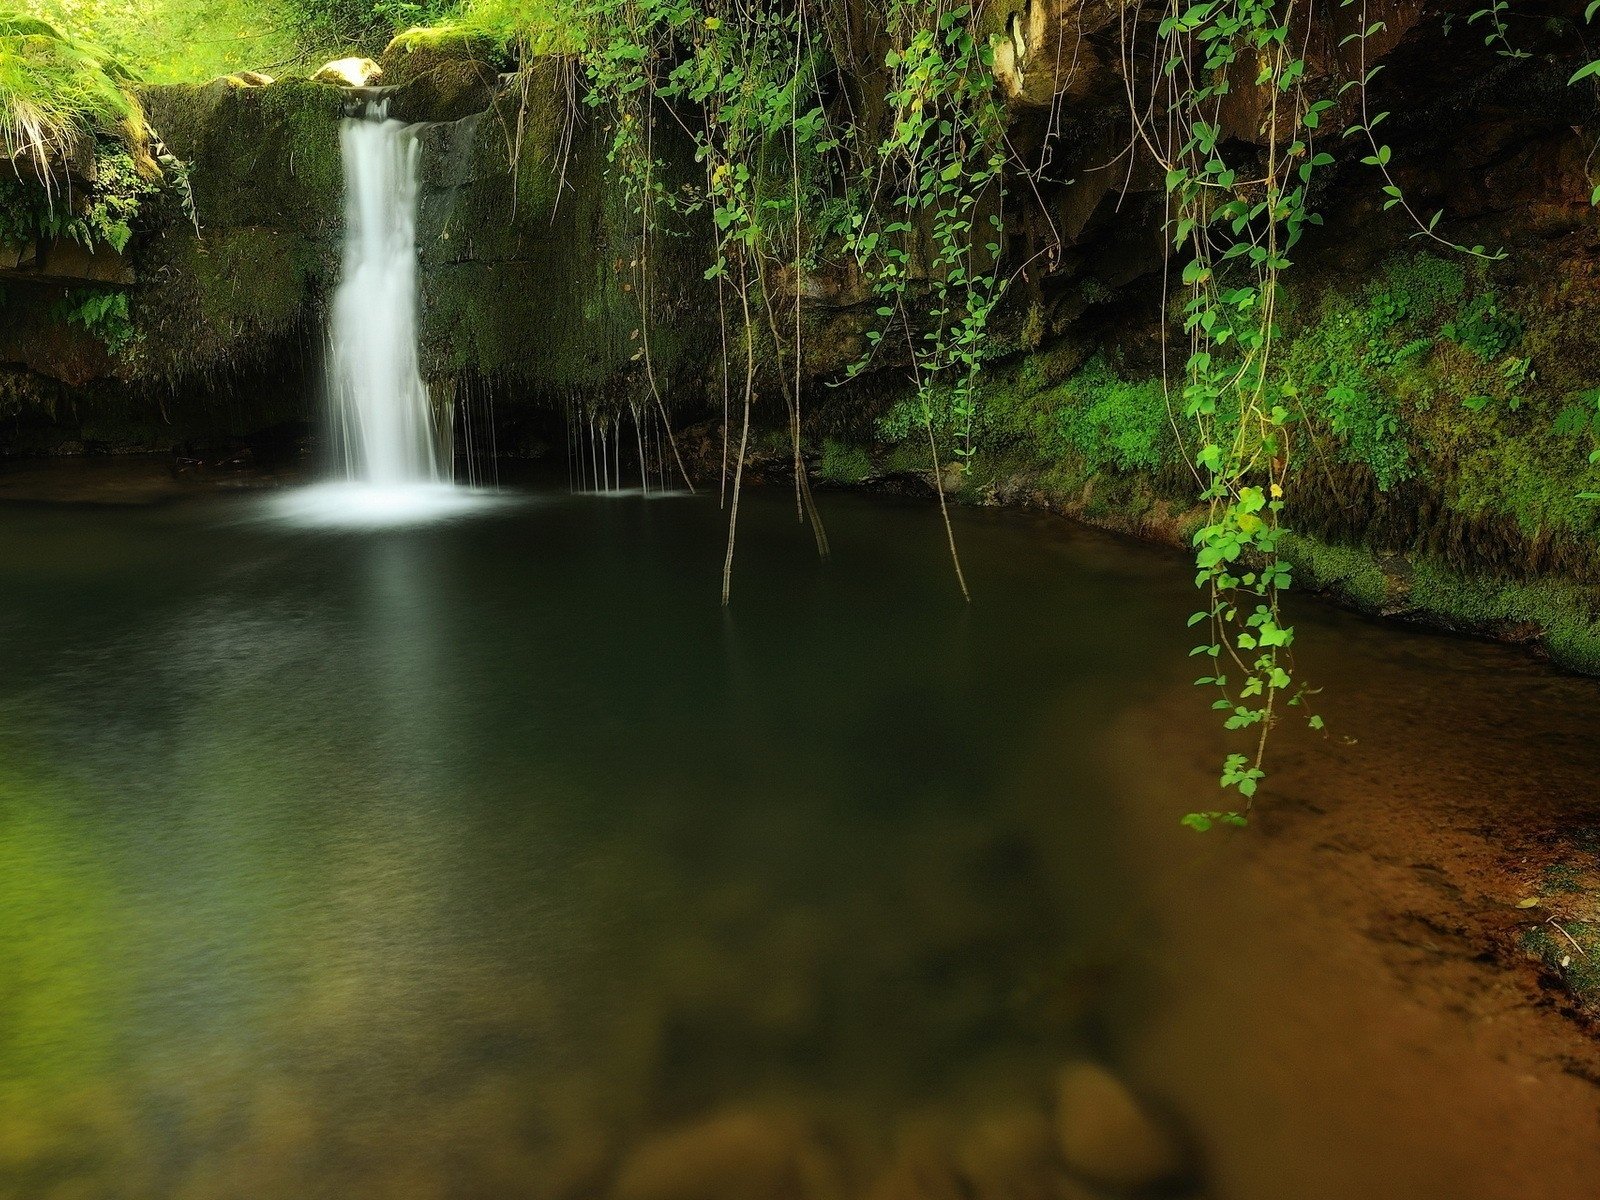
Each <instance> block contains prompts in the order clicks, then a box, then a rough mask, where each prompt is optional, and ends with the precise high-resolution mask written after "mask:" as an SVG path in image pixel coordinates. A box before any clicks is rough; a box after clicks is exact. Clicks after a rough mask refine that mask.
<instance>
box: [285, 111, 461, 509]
mask: <svg viewBox="0 0 1600 1200" xmlns="http://www.w3.org/2000/svg"><path fill="white" fill-rule="evenodd" d="M339 145H340V149H341V151H342V153H343V156H344V186H345V234H344V274H343V277H342V278H341V280H340V282H339V288H338V291H337V292H336V293H335V295H334V300H333V314H332V320H331V330H330V336H329V357H328V380H327V382H328V399H329V404H330V423H331V426H332V435H333V444H334V454H335V463H336V465H337V467H338V472H339V474H340V477H341V479H342V481H343V482H341V483H336V484H324V485H321V486H317V487H311V488H305V489H302V490H301V491H300V492H298V493H296V494H293V495H292V496H289V497H286V498H285V504H284V507H285V508H286V509H287V511H288V515H290V516H291V517H293V518H295V519H297V520H302V521H306V522H309V523H316V524H353V525H366V524H392V523H397V522H404V521H411V520H419V519H426V518H428V517H431V516H436V515H442V514H445V513H449V512H454V511H458V510H460V509H462V508H464V507H470V506H471V505H472V504H473V503H474V501H475V500H478V499H481V497H479V496H477V495H476V494H475V493H473V492H471V491H469V490H468V489H465V488H457V487H454V486H453V485H452V484H451V483H450V476H451V468H452V464H451V454H450V450H449V442H448V439H447V438H445V439H441V438H440V436H439V430H438V428H437V427H436V425H435V421H434V412H433V405H432V404H431V403H430V401H429V397H428V387H427V385H426V384H425V383H423V381H422V375H421V372H420V371H419V370H418V365H417V241H416V223H417V162H418V157H419V146H418V142H417V137H416V131H415V128H414V127H413V126H410V125H406V124H404V123H402V122H400V121H391V120H389V119H388V114H387V102H385V101H369V102H368V104H367V106H366V112H365V115H364V116H362V117H347V118H345V119H344V120H343V121H342V122H341V123H340V128H339ZM441 442H443V449H442V451H441Z"/></svg>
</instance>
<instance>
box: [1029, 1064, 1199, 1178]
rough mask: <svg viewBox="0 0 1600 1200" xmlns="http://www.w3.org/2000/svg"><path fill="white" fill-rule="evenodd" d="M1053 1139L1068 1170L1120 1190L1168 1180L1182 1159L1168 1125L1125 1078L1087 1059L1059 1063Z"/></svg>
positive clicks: (1178, 1172)
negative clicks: (1128, 1084) (1130, 1088)
mask: <svg viewBox="0 0 1600 1200" xmlns="http://www.w3.org/2000/svg"><path fill="white" fill-rule="evenodd" d="M1056 1139H1057V1145H1058V1147H1059V1148H1060V1151H1061V1156H1062V1158H1063V1159H1064V1160H1065V1161H1066V1164H1067V1167H1068V1169H1069V1170H1071V1171H1072V1172H1073V1174H1075V1175H1079V1176H1082V1177H1083V1178H1084V1179H1086V1180H1089V1181H1090V1182H1092V1183H1095V1184H1099V1185H1101V1186H1104V1187H1110V1188H1116V1189H1119V1190H1128V1191H1131V1190H1134V1189H1136V1188H1143V1187H1149V1186H1151V1185H1154V1184H1157V1183H1163V1182H1167V1181H1169V1180H1173V1179H1175V1178H1178V1177H1179V1176H1181V1175H1183V1174H1184V1173H1185V1169H1186V1165H1187V1164H1186V1161H1185V1159H1186V1156H1185V1154H1184V1152H1183V1147H1182V1146H1181V1145H1180V1144H1179V1142H1178V1139H1177V1138H1176V1137H1175V1136H1174V1135H1173V1133H1172V1131H1171V1130H1169V1129H1167V1128H1166V1127H1165V1126H1164V1125H1162V1123H1161V1122H1160V1121H1159V1120H1158V1119H1157V1118H1156V1117H1155V1116H1154V1115H1152V1114H1151V1113H1150V1112H1149V1110H1147V1109H1146V1108H1145V1106H1144V1105H1142V1104H1141V1103H1140V1102H1139V1100H1138V1099H1137V1098H1136V1097H1135V1096H1134V1094H1133V1093H1132V1092H1131V1091H1129V1090H1128V1087H1127V1085H1126V1084H1124V1083H1123V1082H1122V1081H1121V1080H1120V1079H1118V1078H1117V1077H1116V1076H1115V1075H1113V1074H1111V1072H1110V1071H1107V1070H1106V1069H1105V1068H1104V1067H1102V1066H1099V1065H1098V1064H1096V1063H1091V1062H1075V1063H1069V1064H1068V1065H1067V1066H1066V1067H1064V1068H1062V1071H1061V1074H1060V1075H1059V1077H1058V1079H1057V1085H1056Z"/></svg>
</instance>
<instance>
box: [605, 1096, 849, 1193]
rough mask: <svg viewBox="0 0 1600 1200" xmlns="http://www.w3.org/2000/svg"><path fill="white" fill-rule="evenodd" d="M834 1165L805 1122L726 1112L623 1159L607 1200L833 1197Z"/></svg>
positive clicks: (781, 1115)
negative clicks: (610, 1197) (610, 1198)
mask: <svg viewBox="0 0 1600 1200" xmlns="http://www.w3.org/2000/svg"><path fill="white" fill-rule="evenodd" d="M844 1191H845V1189H844V1186H843V1181H842V1179H841V1172H840V1169H839V1166H838V1163H837V1162H836V1161H835V1160H834V1159H833V1157H832V1155H831V1154H829V1152H828V1151H827V1150H826V1149H825V1148H824V1147H823V1146H822V1145H821V1144H820V1142H819V1141H818V1139H817V1137H816V1134H815V1131H814V1130H813V1129H812V1128H811V1126H810V1124H809V1122H807V1121H805V1120H804V1119H802V1118H800V1117H798V1116H796V1115H794V1114H791V1113H785V1112H769V1111H762V1110H754V1109H745V1110H733V1111H729V1112H724V1113H721V1114H718V1115H716V1116H712V1117H708V1118H706V1119H705V1120H703V1121H700V1122H698V1123H696V1124H693V1125H690V1126H687V1127H685V1128H682V1129H679V1130H676V1131H674V1132H671V1133H666V1134H662V1135H661V1136H659V1137H657V1138H654V1139H652V1140H650V1141H647V1142H645V1143H644V1144H643V1145H641V1146H640V1147H639V1148H638V1149H637V1150H635V1151H634V1152H633V1153H632V1154H631V1155H629V1157H628V1158H627V1160H626V1161H625V1162H624V1163H623V1165H622V1168H621V1170H620V1171H618V1173H617V1178H616V1181H615V1183H614V1185H613V1187H612V1190H611V1196H612V1200H836V1198H837V1197H841V1196H842V1195H843V1194H844Z"/></svg>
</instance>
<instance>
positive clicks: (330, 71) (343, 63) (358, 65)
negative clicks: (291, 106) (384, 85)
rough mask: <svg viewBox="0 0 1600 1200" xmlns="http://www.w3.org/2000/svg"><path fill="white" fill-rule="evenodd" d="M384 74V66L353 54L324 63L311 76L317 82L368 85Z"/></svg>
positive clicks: (344, 85)
mask: <svg viewBox="0 0 1600 1200" xmlns="http://www.w3.org/2000/svg"><path fill="white" fill-rule="evenodd" d="M382 74H383V68H382V67H380V66H379V65H378V64H377V63H375V62H373V61H372V60H371V59H370V58H360V57H358V56H354V55H352V56H351V57H350V58H336V59H334V60H333V61H332V62H329V63H324V64H323V65H322V68H321V69H320V70H319V71H318V72H317V73H316V74H315V75H313V76H312V77H311V78H312V80H313V81H314V82H316V83H337V84H338V85H339V86H340V87H366V86H367V85H368V84H371V83H373V82H375V81H376V80H377V79H378V78H379V77H380V76H381V75H382Z"/></svg>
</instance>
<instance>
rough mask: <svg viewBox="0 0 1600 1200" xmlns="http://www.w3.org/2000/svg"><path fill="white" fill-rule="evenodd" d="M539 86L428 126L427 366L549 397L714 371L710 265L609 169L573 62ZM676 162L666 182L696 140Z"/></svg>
mask: <svg viewBox="0 0 1600 1200" xmlns="http://www.w3.org/2000/svg"><path fill="white" fill-rule="evenodd" d="M525 95H526V97H527V107H526V109H525V110H524V111H523V112H522V113H520V114H519V112H518V111H517V105H516V104H515V103H514V102H513V100H512V97H510V96H509V95H502V96H501V97H500V98H499V99H498V100H497V102H496V104H495V106H494V107H493V108H491V109H490V110H489V111H487V112H484V113H481V114H477V115H474V116H470V117H467V118H465V119H463V120H460V121H455V122H451V123H447V124H446V123H441V124H434V125H429V126H425V127H423V129H422V131H421V137H422V148H423V155H422V172H423V191H422V200H421V211H420V213H419V242H420V244H421V272H420V279H421V290H422V309H421V337H422V360H423V364H424V370H425V371H426V372H427V373H428V374H430V375H432V376H444V375H457V374H461V375H468V376H479V377H487V378H490V379H493V380H498V381H501V382H505V383H509V384H512V385H514V387H515V388H516V389H518V390H520V391H521V392H522V393H523V394H525V395H527V396H528V397H529V399H530V402H541V403H542V402H548V401H549V399H550V398H551V397H558V396H559V397H571V396H577V397H580V398H596V399H597V398H604V397H616V396H619V395H632V396H638V395H641V394H647V393H648V392H649V387H650V379H649V376H650V375H651V374H653V375H654V379H655V385H656V387H657V389H658V390H660V391H662V392H666V393H671V392H674V391H676V390H677V389H678V387H679V386H680V385H682V384H684V383H685V382H686V380H687V379H688V377H690V376H692V375H693V374H694V373H696V372H697V371H698V370H700V369H703V367H704V362H703V358H701V357H700V356H697V355H696V354H692V353H691V348H692V347H694V346H695V345H696V343H697V342H698V341H699V340H700V339H702V338H704V337H706V336H708V335H709V334H710V332H711V330H712V329H713V328H714V325H715V311H716V297H715V293H714V292H713V291H712V290H711V288H710V286H709V285H707V284H706V283H705V281H704V278H703V274H704V265H703V263H701V262H700V260H699V258H698V257H697V256H696V255H695V254H694V252H693V251H694V247H693V246H692V245H690V244H689V239H688V238H687V236H685V235H684V231H683V230H682V229H681V228H679V227H678V226H676V225H675V224H674V222H673V221H672V219H671V218H670V216H669V215H666V214H656V215H655V216H654V217H653V219H652V221H651V225H650V234H649V237H648V239H647V238H646V236H645V223H644V220H643V218H642V217H641V216H640V215H639V213H638V211H637V206H636V204H635V203H634V201H633V200H632V198H630V197H629V196H627V195H625V194H623V192H622V191H621V190H620V188H619V186H618V185H617V184H615V183H614V182H613V181H612V180H611V178H610V177H609V173H608V170H607V166H608V164H607V162H606V156H605V149H604V145H603V140H604V137H605V130H604V129H603V127H602V118H601V116H600V115H599V114H597V113H596V112H595V111H594V110H591V109H588V108H585V107H583V106H581V104H580V105H579V106H578V107H576V108H573V107H570V106H569V100H568V92H567V88H566V86H565V84H564V81H563V64H561V63H560V62H559V61H557V60H554V59H551V60H547V61H546V62H545V63H544V64H542V65H541V66H540V67H539V68H536V70H535V71H534V73H533V75H532V78H531V80H530V81H529V83H528V85H527V88H526V92H525ZM519 118H520V129H521V136H520V141H519V139H518V134H517V131H518V129H519ZM664 159H665V162H666V164H667V169H668V171H669V172H671V173H672V174H673V176H674V177H673V178H671V179H669V180H667V181H665V183H666V186H667V187H669V188H671V187H673V186H675V184H676V183H678V182H681V181H682V180H683V179H687V178H690V177H692V176H691V172H693V171H694V170H695V167H694V163H693V159H692V155H691V153H690V151H689V148H688V146H687V144H686V143H682V142H679V143H677V144H673V143H670V142H669V143H668V144H667V145H666V146H665V153H664ZM647 335H648V361H647V360H646V347H647Z"/></svg>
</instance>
